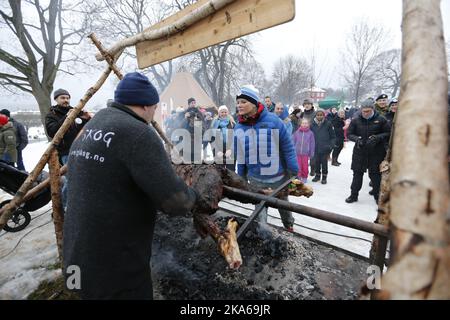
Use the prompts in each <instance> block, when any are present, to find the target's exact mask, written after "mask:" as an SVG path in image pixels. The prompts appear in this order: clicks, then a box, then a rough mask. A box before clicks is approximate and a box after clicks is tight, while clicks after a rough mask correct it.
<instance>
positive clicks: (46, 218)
mask: <svg viewBox="0 0 450 320" xmlns="http://www.w3.org/2000/svg"><path fill="white" fill-rule="evenodd" d="M46 146H47V142H37V143H30V144H29V145H28V146H27V148H26V149H25V150H24V154H23V155H24V162H25V168H27V170H29V171H31V170H32V169H33V168H34V166H35V165H36V163H37V162H38V161H39V158H40V156H41V155H42V153H43V152H44V150H45V148H46ZM9 198H11V196H10V195H7V194H5V193H3V191H1V190H0V202H1V201H3V200H6V199H9ZM30 214H31V219H32V221H31V223H30V224H29V225H28V226H27V227H26V228H25V229H24V230H22V231H20V232H17V233H7V232H5V231H0V299H26V297H27V296H28V295H29V294H30V293H31V292H33V291H34V290H36V288H37V287H38V285H39V283H41V282H42V281H45V280H51V279H55V278H56V277H57V276H58V275H59V274H60V273H61V272H60V270H58V268H56V270H55V267H54V265H55V263H56V262H57V255H58V253H57V249H56V240H55V232H54V226H53V223H52V221H51V204H47V205H46V206H44V207H43V208H41V209H39V210H36V211H33V212H31V213H30Z"/></svg>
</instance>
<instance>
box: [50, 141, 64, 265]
mask: <svg viewBox="0 0 450 320" xmlns="http://www.w3.org/2000/svg"><path fill="white" fill-rule="evenodd" d="M48 166H49V168H50V189H51V194H52V208H53V214H52V217H53V223H54V224H55V235H56V245H57V246H58V255H59V262H60V263H61V269H62V268H63V250H62V248H63V226H64V209H63V206H62V202H61V183H60V164H59V159H58V151H57V150H54V151H53V152H52V154H51V155H50V159H49V162H48Z"/></svg>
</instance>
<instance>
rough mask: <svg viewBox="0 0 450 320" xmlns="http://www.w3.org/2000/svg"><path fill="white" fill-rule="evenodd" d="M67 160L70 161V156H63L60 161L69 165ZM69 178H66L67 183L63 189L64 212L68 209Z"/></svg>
mask: <svg viewBox="0 0 450 320" xmlns="http://www.w3.org/2000/svg"><path fill="white" fill-rule="evenodd" d="M67 160H69V156H61V158H60V161H61V163H62V164H63V165H65V164H67ZM67 182H68V181H67V177H66V182H65V183H64V184H63V186H62V189H61V202H62V206H63V208H64V211H66V207H67Z"/></svg>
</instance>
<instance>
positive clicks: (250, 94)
mask: <svg viewBox="0 0 450 320" xmlns="http://www.w3.org/2000/svg"><path fill="white" fill-rule="evenodd" d="M240 98H242V99H245V100H247V101H249V102H251V103H253V104H254V105H255V106H258V102H259V96H258V90H257V89H256V88H255V87H253V86H244V87H242V88H241V89H240V92H239V94H238V95H237V96H236V100H237V99H240Z"/></svg>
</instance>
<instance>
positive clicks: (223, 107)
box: [219, 105, 228, 112]
mask: <svg viewBox="0 0 450 320" xmlns="http://www.w3.org/2000/svg"><path fill="white" fill-rule="evenodd" d="M222 110H227V111H228V107H227V106H226V105H222V106H220V107H219V112H220V111H222Z"/></svg>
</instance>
